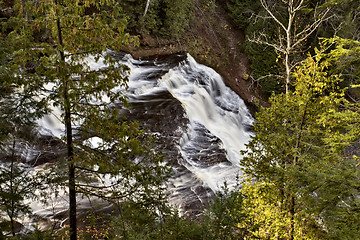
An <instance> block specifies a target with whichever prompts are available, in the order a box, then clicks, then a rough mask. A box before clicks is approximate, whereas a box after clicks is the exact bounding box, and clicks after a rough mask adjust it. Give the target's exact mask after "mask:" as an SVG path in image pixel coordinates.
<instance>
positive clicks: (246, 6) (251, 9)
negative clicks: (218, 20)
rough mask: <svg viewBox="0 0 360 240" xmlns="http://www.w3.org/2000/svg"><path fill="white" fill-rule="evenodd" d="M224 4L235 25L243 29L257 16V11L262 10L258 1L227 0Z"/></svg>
mask: <svg viewBox="0 0 360 240" xmlns="http://www.w3.org/2000/svg"><path fill="white" fill-rule="evenodd" d="M226 4H227V8H228V10H229V12H230V13H229V15H230V17H231V18H232V19H233V21H234V23H235V24H236V26H237V27H238V28H239V29H243V30H247V27H248V26H249V25H250V24H252V23H253V21H254V19H256V18H257V16H256V15H257V14H258V12H260V11H261V10H262V7H261V4H260V2H259V1H251V0H229V1H227V3H226Z"/></svg>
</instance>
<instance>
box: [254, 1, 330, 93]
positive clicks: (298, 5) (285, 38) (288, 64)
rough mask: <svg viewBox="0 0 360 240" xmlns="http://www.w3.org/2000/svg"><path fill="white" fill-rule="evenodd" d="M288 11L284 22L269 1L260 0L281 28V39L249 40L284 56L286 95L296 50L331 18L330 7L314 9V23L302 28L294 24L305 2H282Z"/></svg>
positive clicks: (260, 36) (257, 38) (261, 36)
mask: <svg viewBox="0 0 360 240" xmlns="http://www.w3.org/2000/svg"><path fill="white" fill-rule="evenodd" d="M281 2H282V3H283V4H284V5H285V6H286V9H287V13H286V14H287V16H286V18H285V19H287V20H286V21H283V22H282V19H284V17H281V18H280V17H279V16H278V13H277V11H276V10H275V9H272V8H271V7H270V6H271V4H270V1H269V0H260V3H261V5H262V7H263V8H264V9H265V10H266V12H267V13H268V14H269V16H270V18H271V19H272V20H274V21H275V23H276V25H277V26H278V27H279V29H280V31H279V39H278V41H277V42H276V43H273V42H272V41H270V40H269V39H268V38H267V36H266V34H264V33H261V34H260V35H259V36H258V37H254V38H253V39H249V40H250V41H251V42H254V43H258V44H264V45H267V46H270V47H272V48H274V49H275V51H276V52H278V53H279V54H281V55H283V57H284V58H285V59H284V66H285V74H284V84H285V91H286V93H288V92H289V89H290V85H291V72H292V70H293V69H294V67H295V65H296V63H294V59H293V57H294V54H295V52H296V48H298V47H299V46H300V45H301V44H302V43H303V42H304V41H305V40H306V39H308V38H309V36H310V35H311V34H312V33H313V32H314V31H315V30H316V29H317V28H318V27H319V26H320V24H321V23H322V22H324V21H326V20H327V19H328V18H329V17H328V16H327V15H328V13H329V11H330V7H323V8H322V10H321V12H317V9H314V20H313V22H312V23H310V24H307V25H306V26H304V27H303V28H302V27H299V26H301V23H299V24H294V21H295V19H298V18H297V14H298V13H300V11H302V9H304V8H305V7H306V5H305V3H304V0H299V1H295V0H283V1H281Z"/></svg>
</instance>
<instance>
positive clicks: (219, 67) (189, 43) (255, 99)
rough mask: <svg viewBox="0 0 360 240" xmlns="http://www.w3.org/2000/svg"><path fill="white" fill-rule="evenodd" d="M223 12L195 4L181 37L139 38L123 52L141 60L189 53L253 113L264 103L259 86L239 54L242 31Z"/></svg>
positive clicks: (216, 7) (219, 7)
mask: <svg viewBox="0 0 360 240" xmlns="http://www.w3.org/2000/svg"><path fill="white" fill-rule="evenodd" d="M225 9H226V8H225V6H222V5H217V6H213V7H211V6H204V5H202V3H201V2H200V1H195V9H194V12H193V17H192V21H191V22H190V25H189V27H188V28H187V29H186V31H185V32H184V34H181V36H179V37H177V38H172V39H166V38H160V37H156V36H151V35H141V36H140V46H139V47H132V48H129V49H125V51H128V52H130V53H131V54H132V55H133V57H134V58H142V59H144V58H146V57H153V56H157V55H158V56H159V55H167V54H173V53H177V52H188V53H190V54H191V55H192V56H193V57H194V58H195V59H196V61H198V62H199V63H202V64H204V65H207V66H209V67H212V68H213V69H215V70H216V71H217V72H218V73H219V74H220V75H221V76H222V77H223V80H224V82H225V84H226V85H227V86H228V87H230V88H231V89H232V90H233V91H235V92H236V93H237V94H238V95H239V96H240V97H241V98H242V99H243V100H244V102H245V103H246V105H247V106H248V108H249V110H250V111H251V113H252V114H254V113H255V112H256V111H257V109H258V106H259V105H266V101H265V100H264V98H263V97H262V96H263V94H262V93H261V89H260V88H259V86H257V85H256V83H255V82H253V81H251V80H250V78H249V75H250V74H249V72H250V65H251V64H250V61H249V60H248V57H247V56H246V54H244V53H243V52H242V51H241V48H242V47H241V45H242V44H243V43H244V41H245V36H244V32H243V31H241V30H238V29H237V28H236V27H235V25H234V23H233V22H232V21H231V19H230V17H229V16H228V13H227V12H226V10H225Z"/></svg>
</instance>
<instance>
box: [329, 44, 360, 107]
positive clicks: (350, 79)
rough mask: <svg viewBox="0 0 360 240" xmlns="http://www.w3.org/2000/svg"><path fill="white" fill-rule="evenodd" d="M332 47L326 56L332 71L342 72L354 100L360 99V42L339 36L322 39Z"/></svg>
mask: <svg viewBox="0 0 360 240" xmlns="http://www.w3.org/2000/svg"><path fill="white" fill-rule="evenodd" d="M322 43H323V44H324V45H325V46H329V47H330V51H329V52H328V53H327V54H326V57H327V58H328V59H329V61H330V62H331V64H332V66H331V69H330V71H331V73H335V74H341V76H342V78H343V79H344V85H345V86H346V87H348V88H349V89H348V92H349V93H350V95H351V96H352V97H353V98H354V100H355V101H356V100H359V99H360V87H359V84H360V77H359V76H360V42H359V41H355V40H351V39H343V38H339V37H334V38H329V39H322Z"/></svg>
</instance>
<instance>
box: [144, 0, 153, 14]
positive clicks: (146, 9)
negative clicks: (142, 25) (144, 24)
mask: <svg viewBox="0 0 360 240" xmlns="http://www.w3.org/2000/svg"><path fill="white" fill-rule="evenodd" d="M150 3H151V0H147V2H146V7H145V11H144V17H145V15H146V13H147V11H148V10H149V6H150Z"/></svg>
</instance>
